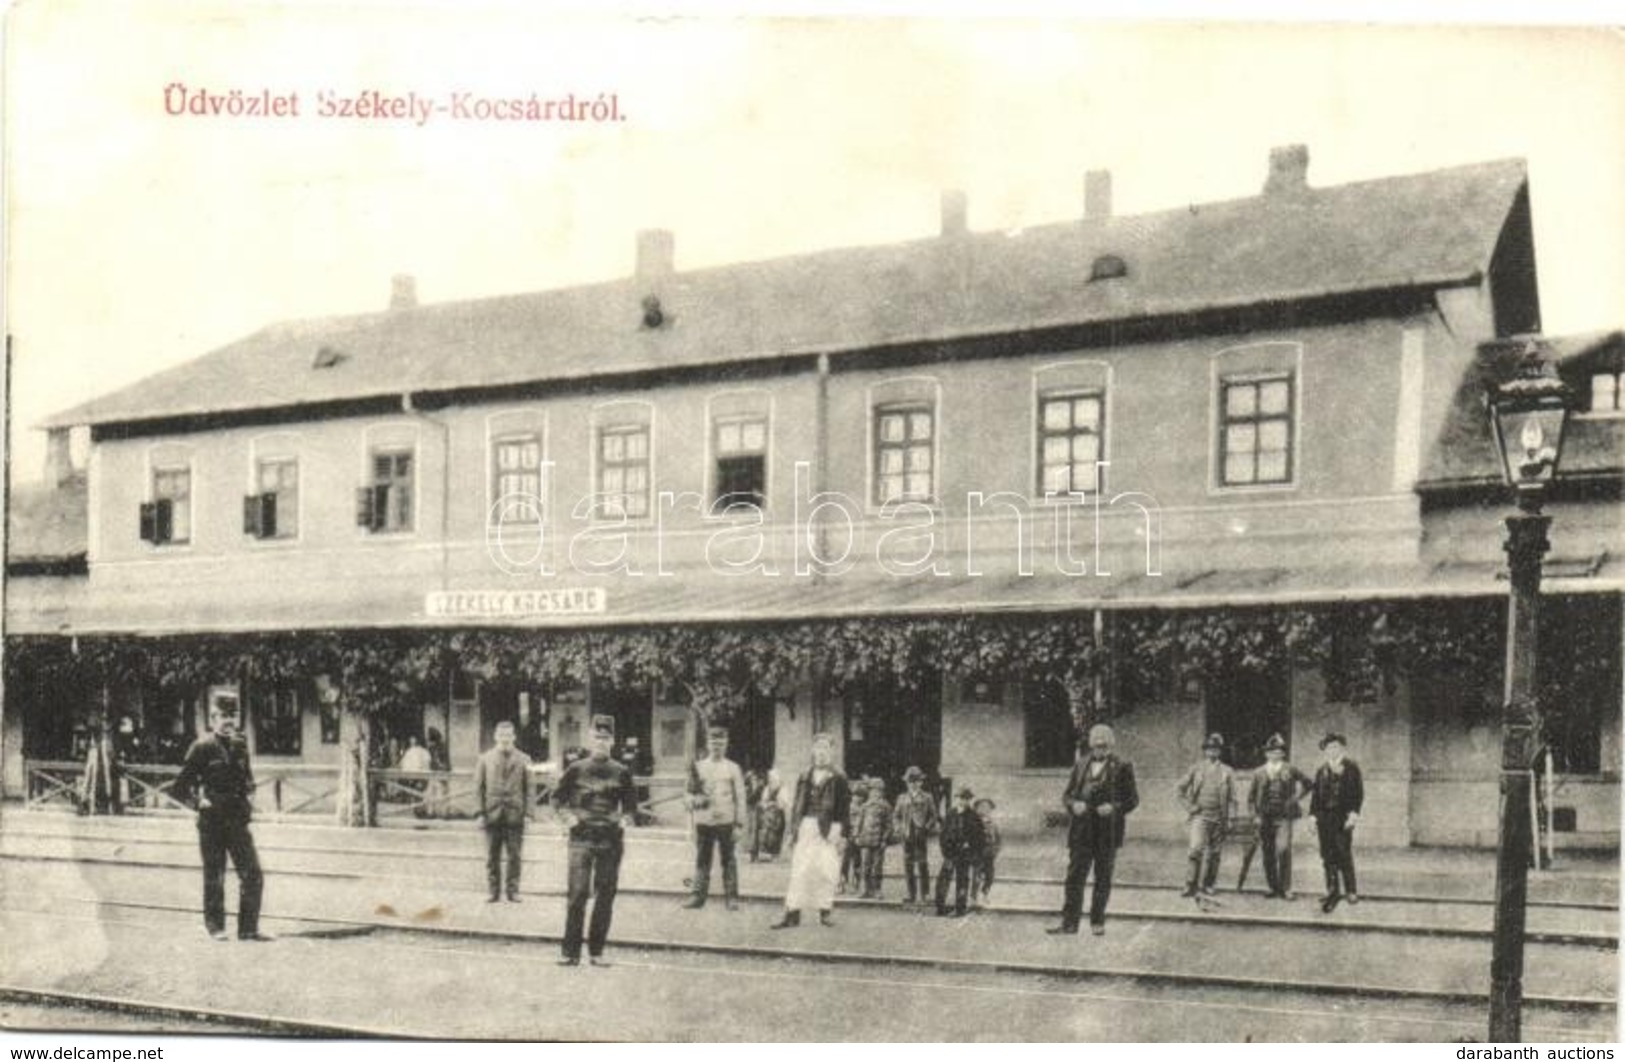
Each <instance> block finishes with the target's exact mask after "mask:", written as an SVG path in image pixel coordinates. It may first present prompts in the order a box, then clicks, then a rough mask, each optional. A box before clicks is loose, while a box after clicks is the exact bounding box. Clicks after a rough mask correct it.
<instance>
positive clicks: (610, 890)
mask: <svg viewBox="0 0 1625 1062" xmlns="http://www.w3.org/2000/svg"><path fill="white" fill-rule="evenodd" d="M590 741H591V744H590V746H589V749H590V752H589V754H588V755H587V757H586V758H585V759H580V760H576V761H575V762H574V763H572V764H570V766H569V767H567V768H565V770H564V774H563V775H562V776H560V778H559V784H558V787H557V788H556V789H554V790H553V807H554V809H555V810H557V811H558V813H559V817H560V819H561V820H562V821H563V822H564V824H565V826H566V827H568V828H569V831H570V871H569V878H568V886H567V887H568V893H569V898H568V900H567V901H566V908H565V916H564V957H563V958H562V959H560V960H559V965H560V966H578V965H580V963H581V940H582V935H583V934H582V930H583V926H584V924H585V922H586V920H587V900H588V898H589V897H590V898H591V899H592V900H593V908H592V925H591V927H590V928H588V929H587V930H586V939H587V955H588V959H589V961H591V963H592V964H593V965H594V966H607V965H609V964H608V963H607V962H605V961H604V944H605V943H606V942H607V941H608V940H609V922H610V919H611V918H612V917H613V916H614V913H615V892H616V889H617V888H618V887H619V885H620V876H621V853H622V851H623V849H624V839H625V833H626V827H628V826H630V825H632V821H633V819H632V816H633V815H634V813H635V812H636V811H637V809H638V795H637V789H636V787H635V786H634V785H633V783H632V772H631V771H629V770H627V769H626V767H625V766H624V765H623V764H619V763H616V762H615V761H614V760H612V759H610V756H609V750H610V746H611V745H612V744H613V743H614V741H615V735H614V733H613V732H612V731H611V730H610V729H609V728H608V727H607V726H594V728H593V730H592V735H591V738H590Z"/></svg>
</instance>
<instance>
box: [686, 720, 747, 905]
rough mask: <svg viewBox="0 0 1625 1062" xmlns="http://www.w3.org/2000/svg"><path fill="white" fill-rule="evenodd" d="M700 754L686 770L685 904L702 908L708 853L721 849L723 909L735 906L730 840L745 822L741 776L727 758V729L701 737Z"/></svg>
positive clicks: (708, 873) (734, 863)
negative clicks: (690, 850) (689, 832)
mask: <svg viewBox="0 0 1625 1062" xmlns="http://www.w3.org/2000/svg"><path fill="white" fill-rule="evenodd" d="M705 747H706V753H707V754H706V757H705V758H704V759H702V760H696V761H695V762H694V763H693V765H692V766H691V767H690V769H689V773H688V806H689V809H690V810H691V811H693V812H694V846H695V849H696V851H695V860H694V893H693V895H692V896H690V897H689V898H688V901H687V902H686V903H684V904H683V906H684V907H685V908H697V907H704V906H705V900H706V897H707V896H708V895H709V894H710V891H711V852H712V850H713V849H719V848H720V849H721V856H720V858H721V860H722V892H723V898H724V900H725V902H726V903H727V905H728V910H730V911H737V910H739V861H738V859H737V857H736V856H735V847H736V846H735V843H734V842H735V841H737V840H738V838H739V831H740V829H741V828H742V827H743V826H744V823H745V774H744V772H743V771H741V770H740V769H739V764H737V763H735V762H734V761H733V760H730V759H728V756H727V754H728V731H727V730H725V729H724V728H722V727H720V726H713V727H711V728H710V729H709V730H707V731H706V735H705Z"/></svg>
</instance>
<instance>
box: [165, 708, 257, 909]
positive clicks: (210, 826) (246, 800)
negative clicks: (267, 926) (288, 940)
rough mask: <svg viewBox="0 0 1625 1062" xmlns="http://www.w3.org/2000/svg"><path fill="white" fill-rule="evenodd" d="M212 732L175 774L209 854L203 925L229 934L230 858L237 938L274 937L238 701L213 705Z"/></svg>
mask: <svg viewBox="0 0 1625 1062" xmlns="http://www.w3.org/2000/svg"><path fill="white" fill-rule="evenodd" d="M209 730H210V733H209V734H207V735H206V736H204V737H201V738H199V739H198V740H197V741H195V742H193V743H192V747H191V748H189V749H187V750H186V759H185V761H184V762H183V763H182V765H181V773H180V774H179V776H177V777H176V779H175V785H174V787H173V791H174V794H175V797H176V799H178V800H180V801H181V802H183V803H185V802H187V801H189V800H192V799H193V798H194V797H195V803H196V807H197V840H198V848H199V849H200V850H201V852H202V854H203V925H204V928H205V929H207V930H208V931H209V936H211V937H213V938H214V939H215V940H225V939H227V937H226V886H225V876H226V857H227V856H228V855H229V856H230V857H231V864H232V866H234V867H235V868H236V869H237V939H238V940H271V939H272V937H271V935H270V934H269V933H262V932H260V900H261V898H262V896H263V894H264V891H265V876H264V874H262V873H261V872H260V857H259V853H258V852H256V851H255V850H254V835H253V834H252V833H250V832H249V829H248V824H249V821H250V820H251V819H252V818H253V814H254V805H253V795H254V770H253V767H252V766H251V765H250V764H249V760H248V742H246V741H244V740H243V737H242V735H241V734H239V733H238V732H237V707H236V705H235V704H224V705H222V704H212V705H210V706H209Z"/></svg>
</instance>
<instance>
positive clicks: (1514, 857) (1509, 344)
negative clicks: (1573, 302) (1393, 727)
mask: <svg viewBox="0 0 1625 1062" xmlns="http://www.w3.org/2000/svg"><path fill="white" fill-rule="evenodd" d="M1483 353H1485V354H1487V355H1489V356H1491V358H1492V359H1494V361H1493V362H1492V364H1495V365H1500V366H1504V365H1505V364H1506V363H1507V362H1508V361H1510V362H1512V364H1513V372H1512V376H1511V379H1508V380H1506V381H1505V382H1503V383H1499V384H1492V385H1491V386H1490V389H1489V394H1488V396H1487V398H1486V403H1487V404H1488V406H1489V410H1490V425H1491V428H1492V429H1493V431H1494V434H1495V442H1496V447H1497V451H1498V453H1499V455H1500V458H1501V472H1502V475H1503V476H1504V477H1505V478H1506V482H1507V485H1508V486H1510V487H1512V488H1513V490H1514V491H1515V493H1516V497H1517V501H1518V511H1517V512H1516V513H1514V514H1512V515H1511V516H1508V517H1507V518H1506V526H1507V538H1506V552H1507V567H1508V569H1509V574H1510V576H1511V583H1512V590H1511V598H1510V601H1509V604H1508V608H1507V656H1506V706H1505V709H1504V714H1503V716H1502V724H1501V826H1500V841H1499V844H1498V846H1497V849H1496V862H1495V943H1494V952H1493V955H1492V958H1491V960H1490V1040H1491V1041H1493V1042H1497V1043H1512V1042H1516V1041H1518V1040H1519V1039H1521V1023H1522V1011H1523V937H1524V915H1525V905H1526V901H1527V900H1528V895H1529V880H1528V873H1529V854H1530V851H1531V840H1532V838H1531V834H1530V825H1529V821H1530V820H1529V802H1530V799H1531V798H1532V796H1533V782H1532V777H1531V771H1532V769H1533V767H1534V764H1535V757H1536V755H1537V754H1538V753H1539V751H1540V747H1541V737H1540V729H1541V728H1540V703H1539V693H1538V682H1539V627H1540V624H1539V620H1540V560H1541V557H1543V556H1544V555H1545V553H1546V551H1547V550H1548V549H1549V548H1551V543H1550V541H1549V540H1548V539H1547V536H1546V531H1547V528H1548V527H1550V526H1551V522H1552V518H1551V517H1549V516H1546V515H1544V514H1542V513H1541V511H1540V510H1541V505H1542V503H1544V501H1545V500H1546V492H1547V489H1548V488H1549V487H1550V486H1551V483H1552V481H1553V480H1554V479H1556V477H1557V463H1558V460H1559V459H1560V458H1561V456H1562V453H1563V429H1564V427H1565V426H1566V424H1567V421H1568V413H1569V406H1570V403H1571V395H1570V392H1569V389H1568V388H1567V387H1565V386H1564V384H1563V382H1562V381H1561V380H1560V379H1558V377H1557V373H1556V370H1555V367H1554V366H1553V363H1552V359H1551V357H1550V356H1549V354H1550V351H1549V348H1547V346H1546V344H1545V343H1543V342H1542V341H1541V340H1539V339H1538V338H1536V337H1533V336H1519V337H1516V338H1514V339H1511V340H1503V341H1497V342H1494V343H1487V344H1485V346H1484V348H1483Z"/></svg>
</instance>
